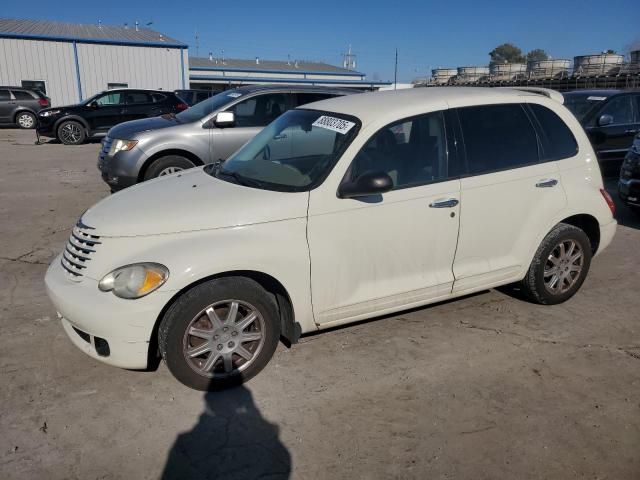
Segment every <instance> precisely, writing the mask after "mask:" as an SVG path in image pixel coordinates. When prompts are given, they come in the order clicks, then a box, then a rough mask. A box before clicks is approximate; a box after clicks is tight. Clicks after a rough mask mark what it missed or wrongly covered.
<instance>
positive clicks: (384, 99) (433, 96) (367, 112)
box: [298, 87, 559, 123]
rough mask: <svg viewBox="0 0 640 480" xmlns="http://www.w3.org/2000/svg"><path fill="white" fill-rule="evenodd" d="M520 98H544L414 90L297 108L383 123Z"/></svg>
mask: <svg viewBox="0 0 640 480" xmlns="http://www.w3.org/2000/svg"><path fill="white" fill-rule="evenodd" d="M523 97H529V98H531V97H534V98H540V97H545V96H544V95H543V94H540V93H535V92H526V91H523V90H516V89H509V88H488V87H418V88H408V89H403V90H386V91H383V92H371V93H361V94H359V95H349V96H346V97H340V98H331V99H328V100H321V101H319V102H313V103H310V104H307V105H304V106H302V107H298V108H303V109H309V110H325V111H329V112H335V113H341V114H344V115H352V116H355V117H357V118H359V119H360V120H361V121H362V122H363V123H369V122H371V121H373V120H376V121H382V122H385V123H387V122H391V121H393V120H395V119H401V118H408V117H410V116H413V115H419V114H420V113H421V112H423V111H428V110H438V109H445V108H450V107H451V108H453V107H463V106H466V105H482V104H487V103H509V102H522V101H523ZM545 98H546V97H545ZM558 105H559V103H558Z"/></svg>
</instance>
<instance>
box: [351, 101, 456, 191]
mask: <svg viewBox="0 0 640 480" xmlns="http://www.w3.org/2000/svg"><path fill="white" fill-rule="evenodd" d="M371 171H375V172H384V173H386V174H387V175H389V176H390V177H391V179H392V180H393V189H394V190H396V189H399V188H407V187H414V186H418V185H425V184H427V183H433V182H437V181H441V180H445V179H447V177H448V173H447V142H446V136H445V129H444V118H443V115H442V112H433V113H429V114H426V115H420V116H418V117H413V118H409V119H406V120H401V121H399V122H395V123H392V124H390V125H387V126H386V127H384V128H382V129H381V130H379V131H378V132H377V133H375V134H374V135H373V136H372V137H371V138H370V139H369V141H368V142H367V143H366V144H365V145H364V147H362V150H360V152H359V153H358V154H357V155H356V157H355V158H354V160H353V163H352V164H351V167H350V173H349V175H350V179H351V180H352V181H353V180H355V179H356V178H358V177H359V176H360V175H362V174H363V173H365V172H371Z"/></svg>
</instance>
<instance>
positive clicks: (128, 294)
mask: <svg viewBox="0 0 640 480" xmlns="http://www.w3.org/2000/svg"><path fill="white" fill-rule="evenodd" d="M167 278H169V269H168V268H167V267H165V266H164V265H160V264H159V263H134V264H133V265H125V266H124V267H120V268H116V269H115V270H114V271H113V272H111V273H108V274H107V275H105V276H104V277H103V278H102V280H100V283H98V288H99V289H100V290H101V291H103V292H113V294H114V295H115V296H116V297H120V298H129V299H133V298H140V297H144V296H145V295H148V294H150V293H151V292H153V291H154V290H156V289H158V288H160V286H162V284H163V283H164V282H166V281H167Z"/></svg>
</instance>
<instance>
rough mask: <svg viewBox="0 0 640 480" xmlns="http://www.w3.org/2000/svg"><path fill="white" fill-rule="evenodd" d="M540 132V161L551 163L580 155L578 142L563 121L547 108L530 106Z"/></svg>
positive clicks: (535, 105)
mask: <svg viewBox="0 0 640 480" xmlns="http://www.w3.org/2000/svg"><path fill="white" fill-rule="evenodd" d="M529 108H530V109H531V111H532V112H533V115H534V118H535V120H536V121H537V123H538V130H539V132H540V137H541V138H540V143H542V149H541V151H540V160H541V161H543V162H549V161H552V160H560V159H562V158H570V157H573V156H574V155H575V154H576V153H578V142H576V138H575V137H574V136H573V133H571V130H570V129H569V127H567V125H566V123H564V122H563V121H562V119H561V118H560V117H559V116H558V115H556V114H555V112H552V111H551V110H549V109H548V108H547V107H543V106H542V105H537V104H535V103H531V104H529Z"/></svg>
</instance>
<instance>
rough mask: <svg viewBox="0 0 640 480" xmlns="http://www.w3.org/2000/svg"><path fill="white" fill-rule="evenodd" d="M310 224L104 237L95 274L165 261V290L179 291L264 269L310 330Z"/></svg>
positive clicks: (284, 222) (287, 222)
mask: <svg viewBox="0 0 640 480" xmlns="http://www.w3.org/2000/svg"><path fill="white" fill-rule="evenodd" d="M306 223H307V220H306V218H294V219H290V220H282V221H276V222H267V223H259V224H252V225H246V226H238V227H228V228H220V229H213V230H202V231H194V232H185V233H176V234H165V235H150V236H143V237H142V236H141V237H129V238H123V237H119V238H108V239H107V238H105V239H104V243H103V245H102V246H101V251H100V256H99V258H96V259H95V260H92V265H91V270H92V272H91V273H92V274H93V275H94V276H95V277H96V278H98V277H99V278H102V276H104V275H106V274H107V273H109V272H110V271H112V270H114V269H115V268H118V267H120V266H122V265H127V264H131V263H136V262H157V263H161V264H163V265H165V266H166V267H167V268H168V269H169V272H170V274H169V279H168V280H167V282H166V283H165V284H164V285H163V286H162V287H161V288H160V291H161V292H163V293H168V292H171V293H174V294H177V293H178V292H180V291H182V290H184V289H185V288H188V287H189V286H190V285H193V284H195V283H198V282H199V281H201V280H203V279H206V278H208V277H211V276H214V275H220V274H225V273H228V272H236V271H254V272H259V273H263V274H266V275H269V276H271V277H273V278H275V279H276V280H278V281H279V282H280V283H281V284H282V285H283V287H284V288H285V290H286V291H287V293H288V295H289V298H290V299H291V303H292V306H293V312H294V318H295V321H296V322H298V323H299V324H300V326H301V329H302V332H303V333H306V332H309V331H314V330H316V329H317V327H316V324H315V322H314V320H313V312H312V307H311V284H310V261H309V252H308V246H307V239H306ZM96 257H97V256H96ZM88 273H89V272H88ZM99 278H98V279H99ZM151 295H153V294H151ZM163 307H164V306H163ZM158 313H160V311H159V312H158Z"/></svg>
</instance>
